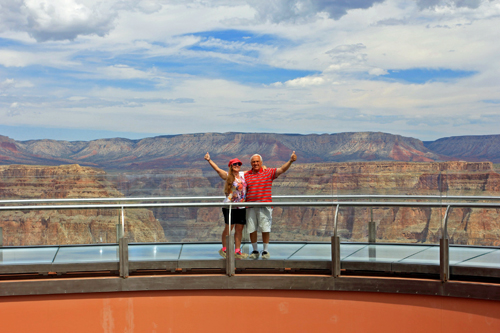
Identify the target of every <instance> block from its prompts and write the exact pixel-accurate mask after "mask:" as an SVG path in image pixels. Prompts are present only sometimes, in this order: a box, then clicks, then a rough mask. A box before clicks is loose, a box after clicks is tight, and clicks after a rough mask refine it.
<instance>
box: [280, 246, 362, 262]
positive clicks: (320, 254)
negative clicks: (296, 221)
mask: <svg viewBox="0 0 500 333" xmlns="http://www.w3.org/2000/svg"><path fill="white" fill-rule="evenodd" d="M365 246H366V245H364V244H341V245H340V258H341V260H342V259H344V258H345V257H347V256H349V255H351V254H353V253H354V252H356V251H358V250H360V249H362V248H363V247H365ZM289 259H290V260H326V261H331V260H332V249H331V245H330V244H306V245H305V246H304V247H302V248H301V249H300V250H299V251H297V253H295V254H294V255H293V256H292V257H291V258H289Z"/></svg>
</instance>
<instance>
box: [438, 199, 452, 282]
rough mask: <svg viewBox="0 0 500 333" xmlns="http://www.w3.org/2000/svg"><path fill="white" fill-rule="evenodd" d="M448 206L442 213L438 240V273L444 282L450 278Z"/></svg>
mask: <svg viewBox="0 0 500 333" xmlns="http://www.w3.org/2000/svg"><path fill="white" fill-rule="evenodd" d="M449 211H450V206H448V207H447V208H446V213H445V214H444V219H443V227H442V229H443V230H442V236H441V239H440V240H439V275H440V278H441V282H446V281H448V280H449V279H450V247H449V239H448V213H449Z"/></svg>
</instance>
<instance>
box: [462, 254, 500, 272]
mask: <svg viewBox="0 0 500 333" xmlns="http://www.w3.org/2000/svg"><path fill="white" fill-rule="evenodd" d="M457 266H472V267H491V268H500V250H493V251H491V252H489V253H486V254H483V255H481V256H479V257H476V258H472V259H470V260H465V261H462V262H460V263H458V264H457Z"/></svg>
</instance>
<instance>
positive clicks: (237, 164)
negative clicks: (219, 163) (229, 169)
mask: <svg viewBox="0 0 500 333" xmlns="http://www.w3.org/2000/svg"><path fill="white" fill-rule="evenodd" d="M233 166H241V163H233Z"/></svg>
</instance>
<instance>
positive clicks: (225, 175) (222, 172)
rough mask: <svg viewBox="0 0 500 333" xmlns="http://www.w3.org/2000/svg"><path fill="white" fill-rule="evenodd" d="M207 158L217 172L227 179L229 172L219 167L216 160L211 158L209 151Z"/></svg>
mask: <svg viewBox="0 0 500 333" xmlns="http://www.w3.org/2000/svg"><path fill="white" fill-rule="evenodd" d="M205 160H207V161H208V163H209V164H210V166H211V167H212V168H213V169H214V170H215V172H217V173H218V174H219V176H220V178H222V179H224V180H226V178H227V172H226V171H224V170H222V169H221V168H219V167H218V166H217V164H215V162H214V161H212V160H211V159H210V154H209V153H208V152H207V154H206V155H205Z"/></svg>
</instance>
